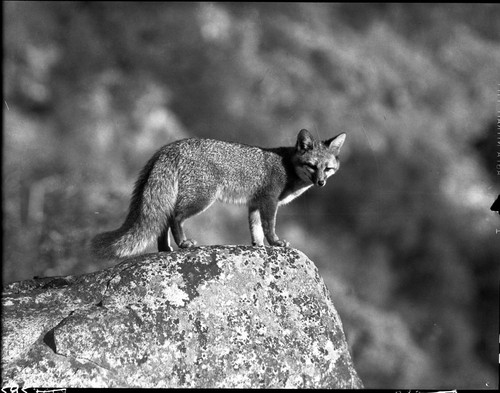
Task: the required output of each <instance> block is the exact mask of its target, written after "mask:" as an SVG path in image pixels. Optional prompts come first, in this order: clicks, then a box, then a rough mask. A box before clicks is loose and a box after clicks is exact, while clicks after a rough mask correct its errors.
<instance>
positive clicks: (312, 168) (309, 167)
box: [305, 162, 316, 171]
mask: <svg viewBox="0 0 500 393" xmlns="http://www.w3.org/2000/svg"><path fill="white" fill-rule="evenodd" d="M305 166H306V167H307V168H308V169H310V170H312V171H315V170H316V165H314V164H311V163H309V162H306V163H305Z"/></svg>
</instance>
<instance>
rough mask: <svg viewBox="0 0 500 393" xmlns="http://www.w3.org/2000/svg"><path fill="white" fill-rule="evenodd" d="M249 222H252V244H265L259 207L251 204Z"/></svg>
mask: <svg viewBox="0 0 500 393" xmlns="http://www.w3.org/2000/svg"><path fill="white" fill-rule="evenodd" d="M248 223H249V224H250V236H251V237H252V246H263V245H264V232H263V231H262V222H261V221H260V213H259V209H258V208H257V207H256V206H250V207H249V208H248Z"/></svg>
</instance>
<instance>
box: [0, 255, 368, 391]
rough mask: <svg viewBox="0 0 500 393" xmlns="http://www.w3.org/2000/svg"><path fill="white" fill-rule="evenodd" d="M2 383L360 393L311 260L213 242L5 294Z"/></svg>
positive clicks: (11, 288) (18, 285)
mask: <svg viewBox="0 0 500 393" xmlns="http://www.w3.org/2000/svg"><path fill="white" fill-rule="evenodd" d="M2 302H3V326H2V381H3V382H2V385H3V386H23V387H155V388H160V387H162V388H166V387H184V388H187V387H205V388H216V387H221V388H230V387H238V388H265V387H273V388H285V387H299V388H337V389H338V388H362V383H361V381H360V379H359V378H358V376H357V374H356V371H355V370H354V368H353V365H352V362H351V358H350V355H349V352H348V348H347V344H346V340H345V337H344V333H343V331H342V324H341V321H340V319H339V316H338V314H337V312H336V310H335V308H334V307H333V304H332V302H331V299H330V295H329V292H328V290H327V289H326V287H325V285H324V283H323V280H322V279H321V278H320V276H319V274H318V270H317V268H316V267H315V265H314V263H313V262H312V261H310V260H309V259H308V258H307V257H306V256H305V255H304V254H302V253H301V252H299V251H297V250H295V249H291V248H278V247H247V246H211V247H199V248H195V249H192V250H183V251H176V252H171V253H157V254H147V255H141V256H138V257H135V258H131V259H127V260H125V261H123V262H122V263H120V264H118V265H116V266H114V267H112V268H109V269H106V270H102V271H99V272H96V273H91V274H86V275H82V276H66V277H52V278H44V279H33V280H28V281H20V282H15V283H12V284H10V285H8V286H6V287H5V288H4V291H3V297H2Z"/></svg>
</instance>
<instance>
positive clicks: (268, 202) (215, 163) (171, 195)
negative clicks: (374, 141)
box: [91, 129, 346, 259]
mask: <svg viewBox="0 0 500 393" xmlns="http://www.w3.org/2000/svg"><path fill="white" fill-rule="evenodd" d="M345 137H346V134H345V133H341V134H339V135H337V136H336V137H334V138H331V139H329V140H326V141H318V140H315V139H314V138H313V137H312V135H311V134H310V133H309V131H307V130H305V129H303V130H301V131H300V132H299V134H298V136H297V142H296V145H295V146H293V147H277V148H260V147H255V146H248V145H243V144H239V143H230V142H223V141H218V140H213V139H196V138H189V139H182V140H179V141H176V142H173V143H170V144H168V145H165V146H163V147H162V148H161V149H160V150H158V151H157V152H156V153H155V154H154V155H153V157H151V159H150V160H149V161H148V162H147V164H146V165H145V167H144V168H143V169H142V171H141V173H140V175H139V178H138V179H137V182H136V184H135V188H134V191H133V194H132V198H131V201H130V208H129V212H128V215H127V218H126V219H125V222H124V223H123V225H122V226H121V227H120V228H119V229H117V230H115V231H111V232H104V233H101V234H99V235H97V236H95V237H94V238H93V239H92V243H91V248H92V252H93V254H94V255H95V256H97V257H99V258H105V259H106V258H123V257H126V256H130V255H134V254H138V253H140V252H142V251H144V249H145V248H146V247H147V246H148V244H149V243H150V242H151V241H153V240H154V239H155V238H156V239H157V245H158V250H159V251H172V247H170V239H169V229H170V230H171V231H172V235H173V238H174V240H175V242H176V244H177V246H179V248H189V247H194V246H195V245H196V242H195V241H194V240H191V239H187V238H186V236H185V234H184V230H183V229H182V223H183V222H184V221H185V220H186V219H187V218H189V217H191V216H194V215H195V214H198V213H201V212H202V211H204V210H206V209H207V208H208V207H209V206H210V205H211V204H212V203H214V202H215V201H222V202H228V203H240V204H246V205H247V206H248V218H249V223H250V233H251V238H252V244H253V245H259V246H262V245H264V236H265V238H266V239H267V241H268V243H269V244H270V245H273V246H282V247H288V246H289V243H288V242H287V241H285V240H280V239H279V238H278V236H276V233H275V229H274V227H275V221H276V212H277V209H278V206H279V205H283V204H285V203H288V202H290V201H292V200H293V199H295V198H296V197H298V196H299V195H301V194H302V193H303V192H304V191H306V190H307V189H308V188H310V187H311V186H312V185H317V186H319V187H323V186H324V185H325V184H326V179H327V178H328V177H330V176H331V175H333V174H334V173H335V172H336V171H337V170H338V169H339V158H338V155H339V151H340V148H341V147H342V145H343V144H344V141H345Z"/></svg>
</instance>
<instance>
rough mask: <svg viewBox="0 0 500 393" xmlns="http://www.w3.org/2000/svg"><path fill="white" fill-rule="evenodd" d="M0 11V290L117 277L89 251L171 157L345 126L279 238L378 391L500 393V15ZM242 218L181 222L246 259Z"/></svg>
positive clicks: (423, 8)
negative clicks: (19, 283) (145, 178)
mask: <svg viewBox="0 0 500 393" xmlns="http://www.w3.org/2000/svg"><path fill="white" fill-rule="evenodd" d="M2 5H3V11H4V13H3V22H4V34H3V38H4V57H3V67H4V73H3V83H4V88H3V93H4V102H3V115H4V120H3V121H4V123H3V129H4V132H3V143H4V148H3V214H4V221H3V225H4V236H3V245H4V248H3V250H4V252H3V261H4V263H3V281H4V283H6V282H10V281H14V280H22V279H28V278H31V277H33V276H34V275H39V276H46V275H67V274H80V273H84V272H90V271H95V270H98V269H102V268H104V267H106V266H109V265H105V264H103V263H101V262H98V261H96V260H94V259H93V258H92V257H91V256H90V255H89V251H88V241H89V239H90V238H91V237H92V236H93V235H95V234H96V233H98V232H100V231H103V230H108V229H114V228H117V227H118V226H119V225H121V223H122V221H123V220H124V218H125V215H126V211H127V208H128V203H129V198H130V194H131V191H132V187H133V183H134V181H135V179H136V176H137V174H138V172H139V170H140V169H141V167H142V166H143V165H144V164H145V162H146V161H147V159H148V158H149V157H150V156H151V155H152V154H153V153H154V151H156V150H157V149H158V148H159V147H160V146H162V145H164V144H166V143H169V142H171V141H174V140H176V139H179V138H182V137H186V136H197V137H211V138H217V139H224V140H229V141H238V142H243V143H248V144H256V145H259V146H264V147H271V146H280V145H292V144H294V142H295V138H296V135H297V133H298V131H299V130H300V129H301V128H308V129H309V130H310V131H311V132H312V133H313V134H314V135H316V136H318V137H321V138H322V139H327V138H330V137H332V136H334V135H336V134H338V133H340V132H346V133H347V141H346V144H345V145H344V148H343V151H342V153H341V160H342V166H341V170H340V171H339V172H338V174H336V175H335V177H333V178H331V179H330V180H329V182H328V184H327V186H326V187H325V188H322V189H311V190H310V191H308V192H307V193H306V194H305V195H303V196H302V197H301V198H299V199H298V200H296V201H294V202H293V203H291V204H290V205H287V206H285V207H282V208H281V209H280V210H279V212H278V224H277V233H278V235H279V236H280V237H283V238H285V239H287V240H289V241H290V242H291V243H292V245H293V246H294V247H296V248H298V249H300V250H302V251H303V252H305V253H306V254H307V255H308V256H309V257H310V258H311V259H312V260H314V262H315V263H316V265H317V266H318V268H319V270H320V273H321V275H322V277H323V278H324V280H325V282H326V284H327V285H328V287H329V289H330V292H331V294H332V298H333V301H334V304H335V305H336V307H337V308H338V310H339V312H340V315H341V317H342V321H343V324H344V328H345V331H346V335H347V336H348V341H349V344H350V348H351V353H352V355H353V360H354V363H355V366H356V369H357V370H358V372H359V374H360V376H361V378H362V379H363V381H364V383H365V386H366V387H367V388H381V387H392V388H401V387H408V388H436V387H438V388H453V389H456V388H462V389H463V388H498V374H497V367H498V365H497V359H498V341H497V340H498V315H499V313H498V307H499V304H498V301H499V276H500V272H499V261H500V241H499V239H500V234H499V235H496V234H495V229H496V228H499V229H500V217H499V216H498V215H497V214H495V213H493V212H491V211H490V210H489V207H490V206H491V204H492V203H493V201H494V200H495V198H496V196H497V195H498V193H499V192H500V186H499V183H498V180H499V179H500V177H498V176H497V174H496V168H495V165H496V158H495V156H496V151H497V149H498V148H497V144H496V137H497V134H496V133H497V121H496V120H497V118H496V110H497V104H496V100H497V88H498V86H499V85H498V84H499V83H500V24H499V23H498V21H499V20H500V7H498V6H496V5H470V4H455V5H450V4H438V5H434V4H425V5H414V4H413V5H412V4H410V5H408V4H328V3H325V4H307V3H304V4H301V3H276V4H262V3H246V4H245V3H234V4H233V3H214V4H210V3H158V2H155V3H147V2H141V3H133V2H126V3H120V2H112V3H105V2H80V1H75V2H3V4H2ZM246 214H247V213H246V209H245V208H244V207H242V206H229V205H221V204H218V205H216V206H214V207H212V208H211V209H210V210H208V211H207V212H205V213H203V214H202V215H200V216H198V217H195V218H193V219H191V220H190V221H188V222H187V225H186V227H187V228H186V229H187V232H188V234H189V235H191V236H192V237H194V238H195V239H197V240H198V241H199V243H201V244H248V243H249V242H250V235H249V230H248V224H247V220H246ZM150 250H151V251H154V250H155V249H154V247H152V248H151V249H150Z"/></svg>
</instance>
